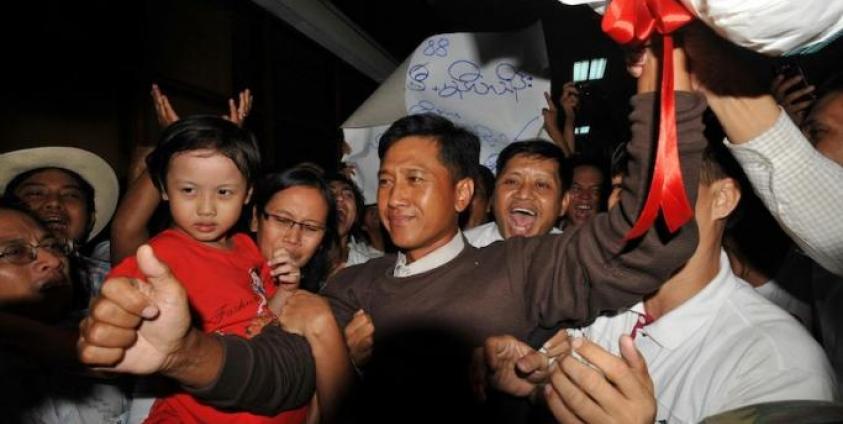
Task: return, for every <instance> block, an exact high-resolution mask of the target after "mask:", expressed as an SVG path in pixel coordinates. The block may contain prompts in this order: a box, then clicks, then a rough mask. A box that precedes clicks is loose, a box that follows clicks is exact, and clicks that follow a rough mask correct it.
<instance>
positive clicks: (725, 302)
mask: <svg viewBox="0 0 843 424" xmlns="http://www.w3.org/2000/svg"><path fill="white" fill-rule="evenodd" d="M643 313H644V304H643V303H638V304H636V305H635V306H633V307H632V308H630V309H629V310H625V311H621V312H620V313H618V314H617V315H614V316H611V317H609V316H602V317H600V318H597V320H596V321H595V322H594V323H593V324H592V325H590V326H588V327H585V328H583V329H578V330H571V333H572V334H574V335H578V336H583V337H585V338H588V339H590V340H592V341H594V342H596V343H598V344H599V345H601V346H602V347H603V348H604V349H606V350H608V351H610V352H612V353H613V354H615V355H619V347H618V339H619V337H620V336H621V335H622V334H629V333H630V331H631V330H632V328H633V327H634V326H635V322H636V321H638V319H639V317H640V316H641V315H642V314H643ZM635 345H636V346H637V347H638V350H639V351H641V354H642V355H643V356H644V358H645V360H646V361H647V368H648V369H649V371H650V376H651V377H652V379H653V382H654V384H655V389H656V400H657V402H658V410H657V416H656V421H659V422H662V421H663V422H667V423H685V422H694V423H696V422H699V421H701V420H702V419H703V418H705V417H708V416H711V415H714V414H716V413H719V412H723V411H727V410H731V409H734V408H737V407H740V406H746V405H751V404H754V403H760V402H771V401H777V400H834V399H835V398H836V397H837V392H836V385H835V381H834V377H833V371H832V369H831V367H830V365H829V363H828V359H827V358H826V356H825V353H824V352H823V350H822V348H821V347H820V346H819V345H818V344H817V342H816V341H815V340H814V339H813V337H811V335H810V334H809V333H808V332H807V331H805V329H804V328H803V327H802V325H800V324H799V323H798V322H797V321H796V320H795V319H794V318H793V317H792V316H790V315H789V314H788V313H786V312H785V311H783V310H782V309H781V308H779V307H778V306H776V305H773V304H772V303H770V302H769V301H768V300H766V299H764V298H763V297H762V296H761V295H760V294H758V293H757V292H756V291H755V290H753V289H752V287H750V286H749V285H747V284H746V283H744V282H742V281H741V280H740V279H738V277H737V276H736V275H734V274H733V273H732V270H731V268H730V267H729V260H728V258H727V257H726V254H725V253H721V255H720V271H719V272H718V274H717V276H716V277H715V278H714V279H713V280H712V281H711V282H710V283H709V284H708V285H707V286H706V287H705V288H704V289H703V290H702V291H700V292H699V293H697V294H696V295H695V296H694V297H692V298H690V299H688V300H687V301H685V303H683V304H682V305H680V306H679V307H677V308H676V309H674V310H672V311H670V312H668V313H667V314H665V315H664V316H662V317H661V318H659V319H658V320H656V321H654V322H653V323H652V324H650V325H648V326H645V327H644V328H643V330H642V331H641V332H640V333H639V334H638V336H637V337H636V338H635Z"/></svg>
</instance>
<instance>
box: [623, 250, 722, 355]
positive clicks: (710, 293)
mask: <svg viewBox="0 0 843 424" xmlns="http://www.w3.org/2000/svg"><path fill="white" fill-rule="evenodd" d="M738 284H739V283H738V280H737V277H736V276H735V275H734V274H733V273H732V268H731V267H730V266H729V258H728V257H727V256H726V252H724V251H723V250H722V249H721V251H720V271H718V272H717V276H715V277H714V279H713V280H711V282H709V283H708V285H707V286H705V288H703V289H702V290H701V291H700V292H699V293H697V294H696V295H694V296H693V297H692V298H690V299H688V300H686V301H685V303H683V304H681V305H679V307H678V308H676V309H674V310H672V311H670V312H668V313H667V314H666V315H664V316H662V317H661V318H659V319H657V320H655V321H654V322H653V323H652V324H650V325H647V326H646V327H644V329H643V330H642V333H643V334H646V335H647V337H649V338H651V339H652V340H653V341H654V342H656V343H658V344H659V345H660V346H662V347H664V348H666V349H671V350H673V349H676V348H678V347H679V346H680V345H681V344H682V343H683V342H684V341H685V340H687V339H688V338H689V337H691V336H692V335H694V334H695V333H696V332H697V331H698V330H699V329H700V328H702V327H703V326H704V325H705V324H707V323H708V322H709V321H711V320H712V319H714V317H715V315H716V313H717V310H718V309H719V308H720V307H721V306H722V305H723V303H724V302H726V301H727V300H728V299H729V297H730V296H731V295H732V292H733V291H735V289H736V288H737V286H738ZM630 310H631V311H632V312H635V313H638V314H643V313H644V304H643V302H639V303H638V304H636V305H635V306H633V307H632V308H630Z"/></svg>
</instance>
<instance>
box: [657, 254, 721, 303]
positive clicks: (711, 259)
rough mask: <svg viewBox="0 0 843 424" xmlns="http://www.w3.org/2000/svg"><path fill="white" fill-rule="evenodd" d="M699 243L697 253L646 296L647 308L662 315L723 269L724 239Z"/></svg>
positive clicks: (703, 286) (700, 288)
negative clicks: (704, 244)
mask: <svg viewBox="0 0 843 424" xmlns="http://www.w3.org/2000/svg"><path fill="white" fill-rule="evenodd" d="M717 241H718V243H711V244H709V245H708V246H703V245H702V241H701V243H700V245H698V246H697V250H696V251H695V252H694V255H693V256H691V258H690V259H689V260H688V262H687V263H686V264H685V266H684V267H682V269H681V270H679V272H678V273H677V274H676V275H674V276H673V277H671V278H670V279H669V280H667V282H666V283H664V284H663V285H662V286H661V287H660V288H659V290H658V291H657V292H655V293H654V294H652V295H650V296H649V297H647V298H646V299H645V300H644V309H645V310H646V312H647V314H648V315H650V316H652V317H653V319H659V318H660V317H662V316H663V315H665V314H667V313H668V312H670V311H672V310H674V309H676V308H678V307H679V306H680V305H682V304H683V303H685V302H686V301H687V300H688V299H690V298H692V297H694V296H695V295H696V294H697V293H699V292H700V291H702V289H704V288H705V287H706V286H707V285H708V284H709V283H710V282H711V280H713V279H714V277H716V276H717V273H718V272H719V271H720V243H719V239H718V240H717Z"/></svg>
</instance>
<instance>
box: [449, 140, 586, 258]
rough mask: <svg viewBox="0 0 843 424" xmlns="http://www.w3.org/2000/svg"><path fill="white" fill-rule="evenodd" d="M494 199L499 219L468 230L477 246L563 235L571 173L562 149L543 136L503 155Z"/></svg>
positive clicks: (468, 235) (514, 145) (522, 142)
mask: <svg viewBox="0 0 843 424" xmlns="http://www.w3.org/2000/svg"><path fill="white" fill-rule="evenodd" d="M496 168H497V170H496V172H497V178H496V180H495V191H494V197H493V204H494V206H493V210H494V215H495V220H494V221H493V222H488V223H486V224H483V225H480V226H478V227H475V228H472V229H471V230H468V231H466V232H465V233H464V234H465V238H466V239H467V240H468V242H469V244H471V245H472V246H474V247H486V246H488V245H490V244H492V243H494V242H496V241H500V240H505V239H508V238H510V237H514V236H523V237H534V236H538V235H542V234H548V233H550V234H559V233H561V231H559V229H558V228H556V227H555V224H556V220H557V219H558V218H559V217H560V216H561V215H563V214H564V211H565V205H566V204H567V197H565V196H564V194H565V188H566V187H567V183H568V180H569V179H570V176H569V173H570V171H569V169H568V162H567V161H566V159H565V155H564V154H563V153H562V150H561V149H560V148H559V147H557V146H556V145H555V144H553V143H548V142H546V141H543V140H529V141H518V142H515V143H512V144H510V145H509V146H506V148H505V149H503V150H502V151H501V153H500V155H499V156H498V161H497V166H496Z"/></svg>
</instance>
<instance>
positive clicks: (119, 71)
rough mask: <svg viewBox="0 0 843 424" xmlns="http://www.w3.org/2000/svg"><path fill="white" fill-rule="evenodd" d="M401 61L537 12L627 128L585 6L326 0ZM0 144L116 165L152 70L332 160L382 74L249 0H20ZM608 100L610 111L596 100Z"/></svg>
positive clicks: (521, 0) (193, 109) (262, 131)
mask: <svg viewBox="0 0 843 424" xmlns="http://www.w3.org/2000/svg"><path fill="white" fill-rule="evenodd" d="M313 1H318V0H313ZM331 1H332V3H333V4H334V5H335V6H336V7H338V8H339V9H340V10H342V11H343V12H344V13H345V14H346V15H347V16H348V17H349V18H351V20H353V21H354V22H356V23H357V24H358V25H359V26H360V27H361V28H362V29H363V30H364V31H366V32H367V33H368V34H369V35H371V36H372V38H374V39H375V40H376V41H377V42H378V43H379V44H380V45H381V46H383V47H384V49H386V50H387V51H388V52H389V53H390V54H391V55H392V56H393V58H395V60H396V64H397V63H399V62H400V61H402V60H403V59H404V58H405V57H406V56H407V55H408V54H410V53H411V52H412V50H413V49H414V48H415V46H416V45H417V44H418V43H419V42H421V41H422V40H423V39H424V38H425V37H427V36H429V35H432V34H435V33H441V32H450V31H503V30H508V29H517V28H521V27H523V26H526V25H529V24H530V23H532V22H534V21H536V20H541V22H542V24H543V27H544V30H545V38H546V41H547V48H548V54H549V58H550V64H551V71H552V74H551V75H550V78H551V81H552V90H553V94H554V97H556V96H558V93H559V91H561V87H562V84H564V82H566V81H568V80H570V78H571V67H572V64H573V63H574V62H575V61H577V60H583V59H589V58H594V57H607V58H608V59H609V62H608V63H609V65H608V69H607V75H606V77H605V79H604V81H602V82H601V83H600V84H599V85H600V87H599V88H600V91H601V92H602V93H603V95H604V96H605V99H602V100H600V102H603V103H602V104H601V105H599V107H596V108H595V109H596V110H598V111H601V113H603V115H601V116H595V117H594V120H595V121H597V122H600V123H601V124H598V125H594V126H593V131H592V134H591V136H590V138H589V139H588V140H585V141H586V143H588V144H589V145H594V146H598V150H603V149H600V148H599V147H600V146H601V145H613V144H615V143H618V142H621V141H624V140H625V133H624V131H625V128H626V122H625V115H626V105H627V99H628V98H629V95H630V94H631V92H632V88H633V85H632V81H631V79H630V78H628V77H626V75H625V68H624V64H623V55H622V52H621V50H620V48H618V47H617V46H616V45H615V44H614V43H613V42H612V41H611V40H609V39H608V38H607V37H606V36H604V35H603V34H602V32H601V31H600V27H599V22H600V17H599V16H597V15H595V14H594V13H592V12H591V11H590V10H589V9H588V8H587V7H584V6H581V7H567V6H564V5H562V4H560V3H559V2H558V1H556V0H402V1H393V0H331ZM0 40H2V43H1V44H0V45H2V46H3V55H2V60H3V66H0V81H2V83H3V85H2V88H0V152H5V151H9V150H14V149H18V148H24V147H34V146H42V145H56V144H59V145H69V146H78V147H84V148H87V149H89V150H92V151H95V152H97V153H99V154H101V155H102V156H103V157H105V158H106V160H108V161H109V162H110V163H111V164H112V165H113V166H114V167H115V169H116V170H117V173H118V175H120V176H121V177H122V176H124V174H125V170H126V168H127V165H128V161H129V155H130V152H131V150H132V147H133V146H135V145H136V144H154V143H155V141H156V138H157V135H158V133H159V129H158V125H157V123H156V120H155V114H154V110H153V107H152V102H151V100H150V95H149V91H150V85H151V84H152V83H153V82H157V83H158V84H159V85H160V86H161V87H162V89H163V90H164V91H165V93H166V94H168V95H169V96H170V98H171V100H172V102H173V105H174V106H175V108H176V110H177V111H178V112H179V113H180V114H182V115H189V114H194V113H218V114H222V113H223V112H225V110H226V100H227V99H228V98H229V97H231V96H234V95H235V94H236V93H237V92H238V91H239V90H242V89H244V88H246V87H249V88H251V89H252V91H253V93H254V95H255V105H254V108H253V111H252V114H251V116H250V117H249V120H248V121H247V124H246V126H247V128H249V129H251V130H252V131H253V132H255V134H256V135H257V137H258V139H259V141H260V143H261V149H262V151H263V154H264V159H265V162H266V164H267V165H268V166H269V167H273V168H280V167H286V166H289V165H292V164H295V163H298V162H300V161H303V160H309V161H313V162H317V163H319V164H321V165H322V166H324V167H326V168H329V169H330V168H333V166H334V165H335V161H336V158H337V156H338V149H339V140H340V139H341V133H340V132H339V130H338V127H339V125H340V124H341V123H342V122H343V120H345V119H346V118H347V117H348V116H349V115H350V114H351V113H352V112H353V111H354V110H355V109H356V108H357V106H359V105H360V104H361V103H362V102H363V100H365V99H366V97H368V95H369V94H370V93H371V92H372V91H373V90H374V89H375V88H376V87H377V84H376V83H375V82H374V81H372V80H370V79H369V78H367V77H366V76H364V75H362V74H361V73H359V72H358V71H356V70H355V69H353V68H352V67H350V66H349V65H347V64H346V63H344V62H343V61H341V60H339V59H338V58H336V57H335V56H334V55H333V54H331V53H330V52H329V51H327V50H325V49H323V48H322V47H321V46H319V45H317V44H316V43H315V42H313V41H311V40H310V39H308V38H306V37H305V36H304V35H302V34H301V33H299V32H298V31H296V30H295V29H293V28H291V27H290V26H288V25H287V24H285V23H284V22H283V21H281V20H280V19H278V18H276V17H274V16H272V15H270V14H269V13H268V12H266V11H265V10H263V9H261V8H260V7H258V6H257V5H255V4H254V3H253V2H251V1H247V0H134V1H127V2H109V1H105V0H79V1H73V2H67V1H59V0H43V1H40V2H18V4H15V6H14V8H10V9H9V10H5V11H4V13H3V14H2V16H0ZM802 62H803V65H804V66H805V68H806V71H807V73H808V77H809V79H811V80H812V81H811V82H812V83H818V82H820V81H822V79H823V78H825V77H826V76H827V75H828V74H829V73H831V72H834V71H839V67H840V65H839V64H840V63H843V39H840V40H838V41H837V42H836V43H834V44H833V45H832V46H830V47H828V48H826V49H825V50H824V51H823V52H821V53H820V54H818V55H813V56H810V57H806V58H803V59H802ZM604 112H605V113H604Z"/></svg>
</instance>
